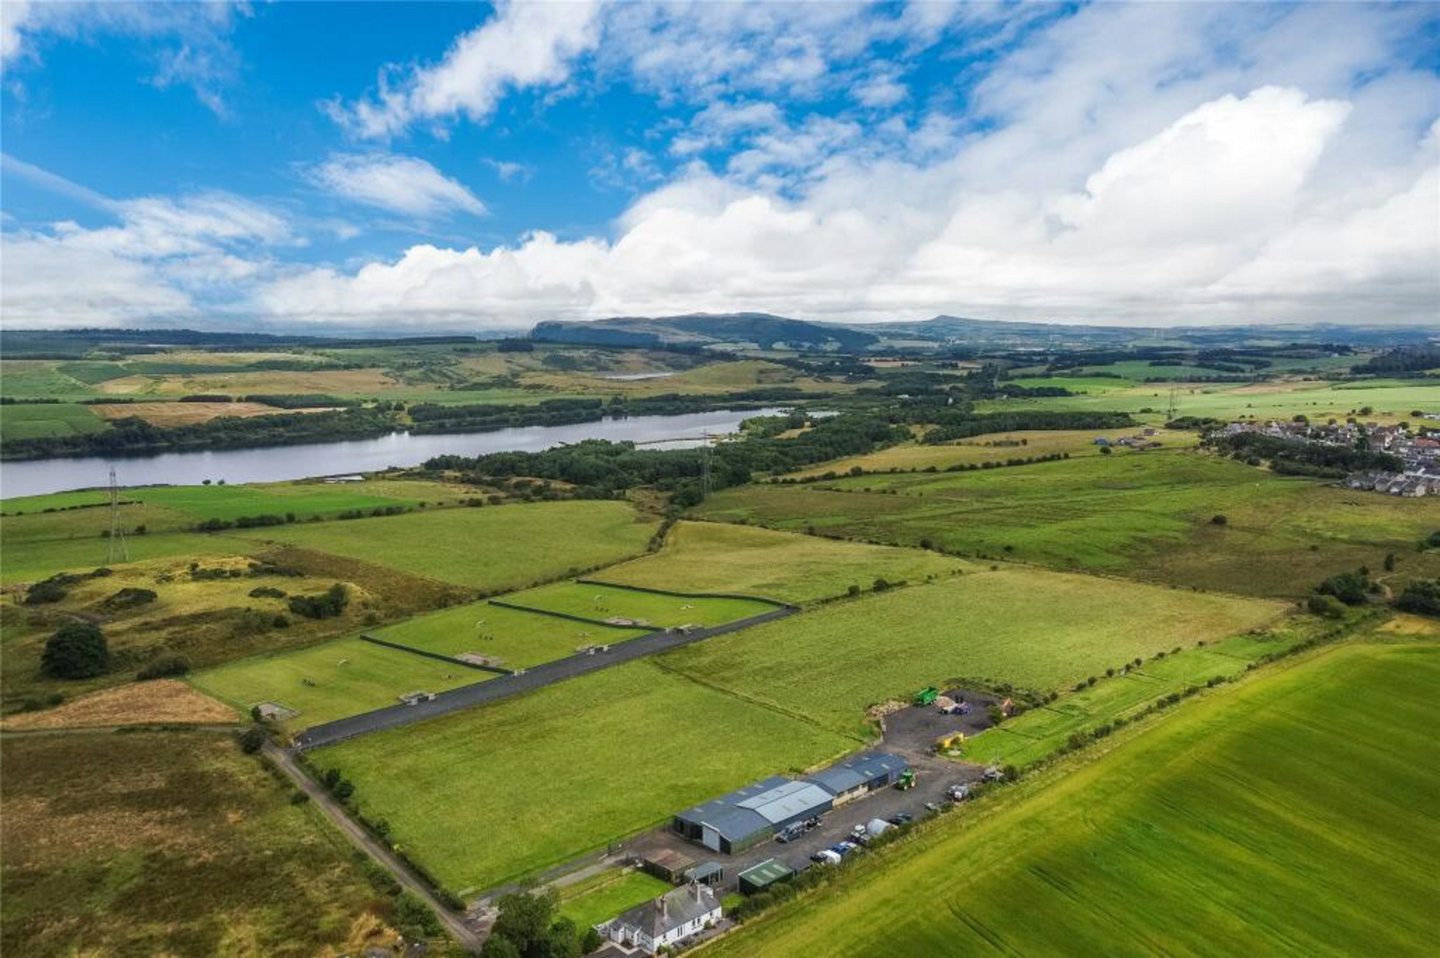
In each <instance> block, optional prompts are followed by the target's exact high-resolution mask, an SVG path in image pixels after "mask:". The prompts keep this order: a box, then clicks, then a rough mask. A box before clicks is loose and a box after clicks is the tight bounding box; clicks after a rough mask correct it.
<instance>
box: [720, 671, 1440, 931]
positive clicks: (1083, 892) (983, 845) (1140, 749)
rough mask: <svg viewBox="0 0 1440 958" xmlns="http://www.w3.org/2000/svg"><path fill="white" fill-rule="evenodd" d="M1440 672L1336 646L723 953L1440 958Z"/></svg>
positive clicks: (1042, 783)
mask: <svg viewBox="0 0 1440 958" xmlns="http://www.w3.org/2000/svg"><path fill="white" fill-rule="evenodd" d="M1436 683H1440V646H1435V645H1434V644H1428V643H1427V644H1400V643H1394V644H1383V645H1364V644H1347V645H1342V646H1337V647H1332V648H1330V649H1328V650H1326V651H1325V652H1324V653H1322V654H1320V655H1316V656H1308V657H1306V658H1305V659H1303V660H1301V661H1298V662H1297V663H1295V664H1293V665H1289V666H1287V667H1284V668H1282V669H1280V670H1277V671H1274V672H1271V673H1268V674H1264V675H1262V676H1259V677H1257V678H1255V679H1254V680H1251V681H1248V682H1245V683H1244V684H1242V685H1239V686H1234V687H1231V688H1228V689H1225V690H1222V691H1220V692H1218V693H1216V694H1213V695H1210V696H1206V697H1205V698H1204V699H1202V700H1199V701H1197V702H1195V703H1194V704H1191V705H1187V706H1186V707H1185V708H1183V709H1181V710H1179V711H1177V712H1175V713H1174V714H1172V715H1169V716H1167V717H1166V718H1164V719H1163V720H1162V721H1160V722H1158V723H1156V724H1155V725H1154V726H1149V727H1145V728H1144V730H1143V731H1140V732H1138V733H1129V732H1127V733H1126V734H1124V735H1122V736H1120V739H1121V741H1120V742H1119V743H1118V744H1116V745H1115V746H1114V747H1112V748H1110V749H1109V751H1107V752H1106V753H1104V754H1102V755H1099V756H1098V757H1095V758H1094V759H1093V760H1092V761H1089V762H1088V764H1082V765H1080V766H1079V767H1078V768H1076V769H1075V770H1074V771H1073V772H1072V773H1071V774H1069V775H1066V776H1064V777H1058V776H1040V777H1039V778H1038V779H1037V780H1035V781H1034V782H1031V783H1022V785H1021V786H1020V787H1019V789H1017V790H1007V791H1006V792H1005V793H1003V794H1002V796H1001V797H999V798H998V799H996V800H995V803H993V804H991V803H987V806H982V807H981V808H976V809H973V810H967V811H966V812H964V813H962V814H959V815H955V816H951V817H949V818H948V819H947V820H946V821H945V822H944V823H943V824H940V825H937V826H936V827H934V828H933V829H931V830H928V831H927V832H926V833H925V835H924V837H920V838H917V839H916V840H913V841H910V842H905V843H902V844H900V845H897V846H893V847H892V849H891V850H888V851H885V852H882V853H880V855H883V857H884V867H879V866H880V864H881V863H880V862H879V861H876V862H872V863H867V867H861V868H858V869H856V870H855V871H853V872H851V873H850V874H849V875H847V876H845V877H844V878H842V879H841V880H840V882H839V884H838V885H836V886H833V887H831V888H829V889H827V890H826V892H825V893H824V894H823V895H822V896H811V897H807V898H806V899H805V900H804V904H803V906H802V907H793V906H791V907H788V908H784V909H783V910H781V911H779V912H777V913H775V914H773V915H772V916H770V917H768V918H764V919H761V920H759V921H757V922H756V923H755V924H753V925H750V926H747V927H746V928H745V929H744V930H742V931H741V932H739V933H738V934H736V935H733V936H731V937H729V938H727V939H725V940H724V941H722V942H720V943H719V945H718V946H717V947H714V948H713V949H710V950H709V951H707V952H706V954H714V955H715V956H717V958H722V956H728V955H755V954H764V955H767V956H771V955H774V956H785V955H816V954H824V955H835V956H861V955H877V956H878V955H892V954H992V953H994V954H1110V955H1114V954H1137V955H1138V954H1161V953H1164V954H1170V955H1214V954H1275V955H1295V956H1312V955H1322V954H1323V955H1342V954H1385V955H1417V956H1418V955H1426V954H1429V953H1431V952H1432V950H1433V944H1434V942H1435V941H1436V940H1437V938H1440V912H1437V911H1436V909H1435V907H1434V904H1435V883H1434V863H1435V862H1436V861H1437V860H1440V832H1437V830H1436V828H1435V819H1434V796H1435V795H1436V794H1437V792H1440V739H1437V738H1436V736H1435V735H1434V729H1435V725H1436V722H1437V721H1440V714H1437V710H1436V704H1435V696H1434V689H1435V687H1436ZM1337 703H1343V709H1344V712H1343V714H1344V720H1343V721H1337V720H1336V718H1337V712H1336V707H1337ZM982 809H983V810H982ZM880 855H877V856H876V857H877V858H878V857H880ZM957 862H963V863H964V867H956V863H957ZM917 901H924V902H928V903H929V907H925V908H916V907H914V903H915V902H917ZM1037 915H1043V916H1044V920H1043V921H1038V920H1034V918H1035V916H1037Z"/></svg>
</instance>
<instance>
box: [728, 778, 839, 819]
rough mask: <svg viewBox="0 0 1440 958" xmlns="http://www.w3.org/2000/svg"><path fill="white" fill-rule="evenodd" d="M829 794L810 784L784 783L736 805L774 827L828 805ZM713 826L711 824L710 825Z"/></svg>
mask: <svg viewBox="0 0 1440 958" xmlns="http://www.w3.org/2000/svg"><path fill="white" fill-rule="evenodd" d="M829 802H830V794H829V793H828V792H826V791H825V790H824V789H822V788H819V787H817V786H816V785H814V784H813V783H811V782H803V781H802V782H786V783H785V784H783V785H777V786H775V787H774V788H772V789H768V790H766V791H764V792H761V793H760V794H759V795H756V796H755V797H753V798H747V799H745V800H744V801H741V802H738V803H737V804H738V805H739V806H740V807H741V808H744V809H749V810H752V811H755V812H758V813H759V814H760V815H761V816H762V817H763V818H764V819H765V820H766V821H767V822H769V823H770V824H772V825H774V824H777V823H779V822H783V821H786V820H788V819H791V818H794V817H795V816H796V815H802V814H804V813H805V812H807V811H809V810H810V809H812V808H819V807H821V806H824V805H828V804H829ZM712 824H713V823H712Z"/></svg>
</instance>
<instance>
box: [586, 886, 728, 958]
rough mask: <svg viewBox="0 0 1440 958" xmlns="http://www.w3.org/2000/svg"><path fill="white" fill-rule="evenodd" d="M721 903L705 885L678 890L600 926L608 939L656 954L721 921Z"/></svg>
mask: <svg viewBox="0 0 1440 958" xmlns="http://www.w3.org/2000/svg"><path fill="white" fill-rule="evenodd" d="M720 914H721V910H720V900H719V899H718V898H716V897H715V893H714V892H713V891H711V890H710V889H709V888H707V887H706V886H704V885H698V884H692V885H687V886H686V887H684V888H677V889H675V890H674V891H672V892H669V893H668V894H665V895H662V896H661V897H659V898H657V899H655V900H654V901H648V902H646V903H645V904H643V905H640V906H638V907H635V908H632V909H630V910H629V911H627V912H625V913H624V914H623V915H621V916H620V917H618V918H612V919H611V920H610V921H608V922H606V923H605V924H604V925H603V926H601V931H602V932H603V933H604V935H605V937H606V938H609V939H610V940H611V941H614V942H618V943H619V944H621V945H626V946H629V947H632V948H639V949H640V950H641V951H644V952H647V953H649V954H652V955H653V954H655V952H657V951H659V950H660V949H661V948H666V947H669V946H671V945H674V944H676V943H677V942H680V941H684V940H685V939H686V938H690V937H691V936H693V935H696V934H699V933H700V932H702V931H704V930H705V926H706V925H711V924H714V923H715V922H717V921H719V920H720Z"/></svg>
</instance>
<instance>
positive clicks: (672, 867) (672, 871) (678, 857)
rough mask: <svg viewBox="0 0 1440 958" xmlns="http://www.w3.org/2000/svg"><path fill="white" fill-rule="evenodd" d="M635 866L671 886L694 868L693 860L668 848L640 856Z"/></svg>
mask: <svg viewBox="0 0 1440 958" xmlns="http://www.w3.org/2000/svg"><path fill="white" fill-rule="evenodd" d="M636 864H638V865H639V866H640V870H641V871H644V872H648V873H649V874H651V875H654V876H655V877H656V878H659V879H661V880H663V881H668V882H671V883H672V884H673V883H676V882H679V881H680V880H681V878H683V877H684V875H685V873H686V872H688V871H689V870H690V869H692V868H694V867H695V859H693V858H691V857H690V856H689V855H685V854H682V853H680V852H677V851H671V850H670V849H668V848H661V849H658V850H656V851H653V852H650V853H649V854H647V855H642V856H641V857H640V858H639V860H638V861H637V862H636Z"/></svg>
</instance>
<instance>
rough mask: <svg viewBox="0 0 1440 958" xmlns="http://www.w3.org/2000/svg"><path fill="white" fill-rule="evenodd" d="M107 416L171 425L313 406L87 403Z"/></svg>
mask: <svg viewBox="0 0 1440 958" xmlns="http://www.w3.org/2000/svg"><path fill="white" fill-rule="evenodd" d="M85 408H87V409H93V410H95V414H96V415H98V416H103V417H104V418H106V419H128V418H129V417H131V416H138V417H139V418H141V419H143V420H145V421H146V422H148V423H150V424H151V425H153V426H162V427H165V428H170V427H174V426H189V425H192V424H194V423H197V422H209V421H210V420H212V419H215V418H218V417H220V416H233V417H237V418H240V419H249V418H250V417H252V416H273V415H275V414H276V413H283V412H306V411H309V410H285V409H276V408H275V407H274V406H267V405H265V404H264V403H258V402H125V403H97V404H95V405H93V406H87V407H85Z"/></svg>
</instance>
